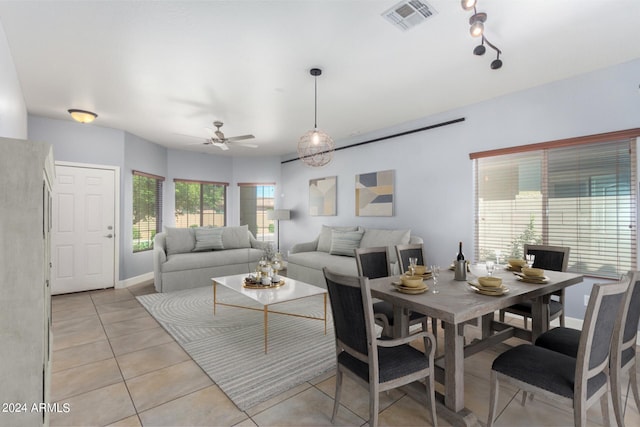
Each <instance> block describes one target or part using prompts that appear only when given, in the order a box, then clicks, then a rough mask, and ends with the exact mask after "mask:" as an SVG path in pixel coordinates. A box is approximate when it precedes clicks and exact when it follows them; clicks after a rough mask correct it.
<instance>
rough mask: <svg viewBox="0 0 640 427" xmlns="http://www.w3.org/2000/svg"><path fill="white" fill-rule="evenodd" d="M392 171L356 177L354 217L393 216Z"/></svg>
mask: <svg viewBox="0 0 640 427" xmlns="http://www.w3.org/2000/svg"><path fill="white" fill-rule="evenodd" d="M393 182H394V171H393V170H387V171H381V172H371V173H363V174H360V175H356V216H393V190H394V189H393V187H394V184H393Z"/></svg>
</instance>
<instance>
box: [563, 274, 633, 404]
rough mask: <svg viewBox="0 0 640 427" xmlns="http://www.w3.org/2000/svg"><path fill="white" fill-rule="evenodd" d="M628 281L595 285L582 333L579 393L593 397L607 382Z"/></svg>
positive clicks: (579, 351)
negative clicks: (614, 333)
mask: <svg viewBox="0 0 640 427" xmlns="http://www.w3.org/2000/svg"><path fill="white" fill-rule="evenodd" d="M628 284H629V282H628V281H627V280H624V281H621V282H616V283H608V284H598V283H596V284H595V285H593V288H591V295H590V297H589V305H588V306H587V311H586V314H585V318H584V323H583V326H582V333H581V334H580V343H579V344H578V354H577V363H576V376H575V389H574V391H575V396H576V397H578V396H582V397H584V398H585V399H587V398H589V397H590V396H591V395H593V393H595V392H596V391H597V390H599V389H600V388H601V387H602V386H603V385H606V384H607V376H606V374H605V373H604V371H605V370H607V369H608V366H609V355H610V350H611V340H612V337H613V331H614V329H615V325H616V319H617V317H618V312H619V310H620V309H621V307H622V301H623V298H624V295H625V292H626V290H627V288H628Z"/></svg>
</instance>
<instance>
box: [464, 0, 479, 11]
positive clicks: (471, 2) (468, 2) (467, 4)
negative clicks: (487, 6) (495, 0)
mask: <svg viewBox="0 0 640 427" xmlns="http://www.w3.org/2000/svg"><path fill="white" fill-rule="evenodd" d="M476 3H477V0H462V1H461V4H462V9H464V10H471V9H473V8H474V7H476Z"/></svg>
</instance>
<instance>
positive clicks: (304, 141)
mask: <svg viewBox="0 0 640 427" xmlns="http://www.w3.org/2000/svg"><path fill="white" fill-rule="evenodd" d="M309 72H310V74H311V75H312V76H313V77H314V78H315V105H314V110H315V114H314V122H313V130H310V131H308V132H306V133H305V134H304V135H302V136H301V137H300V140H299V141H298V156H299V158H300V160H302V161H303V162H304V164H305V165H307V166H311V167H321V166H324V165H326V164H327V163H329V162H330V161H331V159H333V151H334V148H335V146H334V143H333V139H331V137H330V136H329V135H328V134H327V133H326V132H323V131H321V130H320V129H318V76H319V75H321V74H322V70H321V69H319V68H312V69H311V70H310V71H309Z"/></svg>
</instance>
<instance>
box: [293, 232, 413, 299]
mask: <svg viewBox="0 0 640 427" xmlns="http://www.w3.org/2000/svg"><path fill="white" fill-rule="evenodd" d="M407 243H423V240H422V238H420V237H417V236H411V231H410V230H384V229H375V228H362V227H358V226H353V227H329V226H326V225H323V226H322V229H321V231H320V234H319V235H318V237H316V239H315V240H313V241H311V242H305V243H298V244H296V245H294V246H293V247H292V248H291V250H290V251H289V258H288V260H287V262H288V265H287V276H288V277H291V278H292V279H296V280H301V281H303V282H307V283H311V284H313V285H316V286H321V287H323V288H326V287H327V285H326V283H325V280H324V276H323V274H322V268H323V267H327V268H329V269H330V270H332V271H334V272H336V273H340V274H348V275H353V276H355V275H357V274H358V267H357V266H356V259H355V257H354V249H355V248H371V247H376V246H387V247H388V248H389V262H390V263H391V268H392V271H393V272H394V273H398V274H399V268H398V266H397V257H396V253H395V245H401V244H407Z"/></svg>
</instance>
